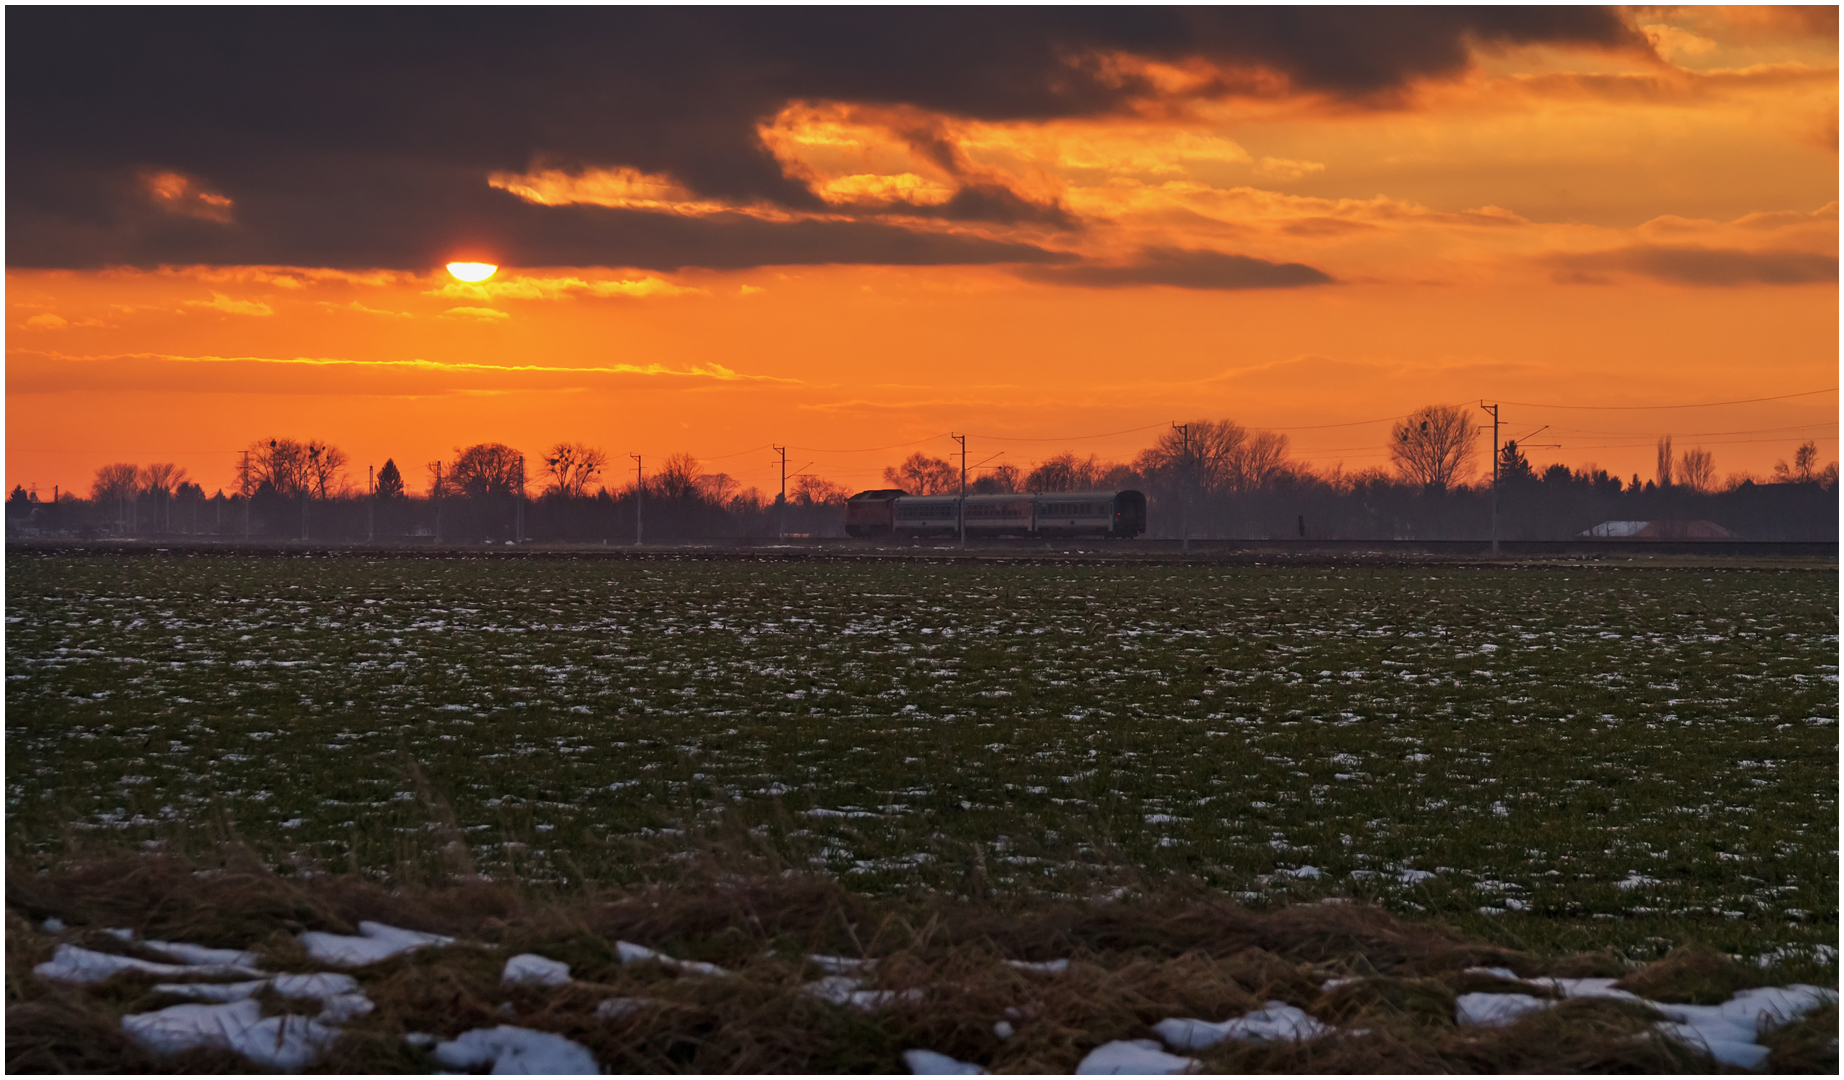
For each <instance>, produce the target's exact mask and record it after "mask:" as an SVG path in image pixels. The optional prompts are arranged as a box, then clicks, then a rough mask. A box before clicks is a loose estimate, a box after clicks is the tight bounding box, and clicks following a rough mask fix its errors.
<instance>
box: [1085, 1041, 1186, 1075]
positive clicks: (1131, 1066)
mask: <svg viewBox="0 0 1844 1080" xmlns="http://www.w3.org/2000/svg"><path fill="white" fill-rule="evenodd" d="M1202 1067H1203V1064H1202V1063H1201V1062H1199V1061H1198V1060H1197V1059H1196V1058H1188V1057H1179V1056H1178V1055H1176V1054H1168V1053H1166V1052H1165V1051H1164V1050H1161V1049H1159V1044H1158V1043H1156V1042H1154V1041H1152V1040H1151V1039H1134V1040H1132V1041H1125V1040H1121V1041H1116V1042H1111V1043H1102V1044H1101V1045H1100V1046H1097V1047H1096V1048H1095V1049H1093V1050H1090V1051H1089V1053H1088V1056H1087V1057H1085V1058H1083V1059H1082V1064H1080V1065H1077V1066H1076V1075H1077V1076H1182V1075H1184V1074H1186V1073H1194V1072H1196V1071H1197V1070H1198V1069H1200V1068H1202Z"/></svg>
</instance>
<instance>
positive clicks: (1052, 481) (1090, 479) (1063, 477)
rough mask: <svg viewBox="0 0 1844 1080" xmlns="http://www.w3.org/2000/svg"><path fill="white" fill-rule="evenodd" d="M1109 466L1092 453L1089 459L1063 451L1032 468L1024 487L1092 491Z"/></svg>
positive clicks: (1046, 489)
mask: <svg viewBox="0 0 1844 1080" xmlns="http://www.w3.org/2000/svg"><path fill="white" fill-rule="evenodd" d="M1107 468H1108V466H1106V465H1104V464H1103V463H1102V461H1101V459H1100V458H1099V457H1096V456H1095V455H1093V454H1090V455H1089V457H1088V460H1087V461H1084V460H1082V459H1081V458H1079V457H1077V456H1076V455H1074V454H1071V453H1062V454H1058V455H1057V456H1055V457H1053V458H1051V459H1050V460H1048V461H1046V462H1044V463H1043V464H1041V465H1039V466H1038V467H1037V468H1035V469H1032V470H1031V471H1030V473H1029V474H1028V475H1026V476H1025V478H1024V488H1025V490H1026V491H1033V492H1054V491H1092V490H1094V488H1095V485H1096V484H1097V483H1098V482H1099V481H1100V480H1101V477H1102V474H1103V473H1104V472H1105V471H1106V470H1107Z"/></svg>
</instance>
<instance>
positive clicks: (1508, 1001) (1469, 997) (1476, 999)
mask: <svg viewBox="0 0 1844 1080" xmlns="http://www.w3.org/2000/svg"><path fill="white" fill-rule="evenodd" d="M1554 1004H1555V1002H1554V1001H1553V1000H1552V999H1550V998H1540V997H1532V996H1531V995H1529V994H1461V995H1460V996H1459V997H1458V998H1455V999H1454V1023H1456V1024H1460V1025H1462V1026H1465V1025H1469V1024H1470V1025H1473V1026H1475V1027H1503V1026H1504V1025H1506V1024H1509V1023H1510V1022H1511V1021H1513V1020H1516V1019H1517V1018H1518V1017H1520V1016H1522V1015H1524V1014H1525V1013H1527V1012H1534V1011H1535V1010H1537V1009H1547V1008H1549V1007H1550V1006H1551V1005H1554Z"/></svg>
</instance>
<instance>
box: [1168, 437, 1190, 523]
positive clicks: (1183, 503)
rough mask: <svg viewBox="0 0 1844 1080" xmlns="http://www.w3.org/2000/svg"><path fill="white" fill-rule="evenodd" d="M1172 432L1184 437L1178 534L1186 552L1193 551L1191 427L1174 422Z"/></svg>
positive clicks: (1179, 492)
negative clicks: (1190, 481)
mask: <svg viewBox="0 0 1844 1080" xmlns="http://www.w3.org/2000/svg"><path fill="white" fill-rule="evenodd" d="M1172 430H1173V431H1176V432H1178V434H1179V435H1181V436H1183V437H1184V452H1183V456H1181V457H1180V458H1179V459H1178V534H1179V536H1180V537H1181V538H1182V540H1181V544H1182V546H1183V548H1184V550H1185V551H1190V550H1191V488H1190V484H1189V479H1190V475H1191V425H1190V424H1181V423H1179V422H1178V421H1176V420H1174V421H1172Z"/></svg>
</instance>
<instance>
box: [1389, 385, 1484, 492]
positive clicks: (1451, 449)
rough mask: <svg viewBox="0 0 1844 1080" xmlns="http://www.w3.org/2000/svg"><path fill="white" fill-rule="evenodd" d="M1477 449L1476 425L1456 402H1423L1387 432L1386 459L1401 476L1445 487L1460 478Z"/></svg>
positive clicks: (1441, 487) (1477, 434)
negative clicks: (1450, 403) (1437, 403)
mask: <svg viewBox="0 0 1844 1080" xmlns="http://www.w3.org/2000/svg"><path fill="white" fill-rule="evenodd" d="M1478 450H1479V426H1478V425H1477V424H1475V423H1474V422H1473V418H1472V415H1471V414H1470V413H1468V412H1467V411H1466V410H1465V409H1463V408H1461V407H1459V406H1457V405H1424V406H1422V407H1421V408H1419V409H1416V410H1415V411H1414V412H1412V413H1410V414H1409V415H1408V417H1407V418H1406V419H1404V420H1401V421H1398V422H1397V423H1396V425H1395V426H1394V427H1392V428H1391V429H1390V432H1389V458H1390V460H1391V461H1392V462H1394V463H1395V466H1396V469H1397V471H1398V472H1400V473H1401V474H1402V475H1403V477H1404V478H1405V479H1408V480H1411V481H1413V482H1415V483H1417V484H1421V485H1422V486H1424V487H1431V488H1438V489H1445V488H1449V487H1452V486H1454V485H1455V484H1457V483H1459V482H1460V481H1462V480H1464V479H1465V477H1466V473H1467V466H1469V465H1471V464H1472V461H1473V458H1474V456H1475V455H1476V454H1477V453H1478Z"/></svg>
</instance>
